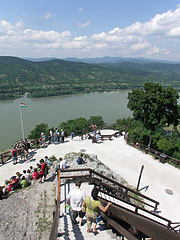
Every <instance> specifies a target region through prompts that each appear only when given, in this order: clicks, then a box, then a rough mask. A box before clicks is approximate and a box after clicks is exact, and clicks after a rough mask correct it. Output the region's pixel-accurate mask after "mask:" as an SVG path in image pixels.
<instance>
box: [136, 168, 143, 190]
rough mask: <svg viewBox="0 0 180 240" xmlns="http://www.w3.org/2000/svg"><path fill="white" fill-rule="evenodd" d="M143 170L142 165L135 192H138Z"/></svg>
mask: <svg viewBox="0 0 180 240" xmlns="http://www.w3.org/2000/svg"><path fill="white" fill-rule="evenodd" d="M143 169H144V165H142V167H141V171H140V174H139V179H138V184H137V187H136V190H137V191H139V185H140V181H141V176H142V172H143Z"/></svg>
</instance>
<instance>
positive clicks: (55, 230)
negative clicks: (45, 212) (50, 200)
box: [49, 170, 60, 240]
mask: <svg viewBox="0 0 180 240" xmlns="http://www.w3.org/2000/svg"><path fill="white" fill-rule="evenodd" d="M59 215H60V170H58V189H57V200H56V211H55V212H54V213H53V216H54V219H53V224H52V228H51V233H50V237H49V240H56V239H57V235H58V223H59Z"/></svg>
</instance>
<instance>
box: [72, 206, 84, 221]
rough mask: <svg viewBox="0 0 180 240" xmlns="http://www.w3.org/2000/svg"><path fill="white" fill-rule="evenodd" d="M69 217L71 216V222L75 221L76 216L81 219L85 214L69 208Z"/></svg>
mask: <svg viewBox="0 0 180 240" xmlns="http://www.w3.org/2000/svg"><path fill="white" fill-rule="evenodd" d="M71 215H72V218H73V220H75V219H76V218H77V217H78V216H79V217H80V218H83V217H84V216H85V212H83V211H82V210H80V211H75V210H73V209H72V208H71Z"/></svg>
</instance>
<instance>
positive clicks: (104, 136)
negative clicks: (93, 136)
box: [99, 134, 114, 141]
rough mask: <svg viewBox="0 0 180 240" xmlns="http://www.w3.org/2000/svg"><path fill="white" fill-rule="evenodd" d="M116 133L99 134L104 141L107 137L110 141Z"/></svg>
mask: <svg viewBox="0 0 180 240" xmlns="http://www.w3.org/2000/svg"><path fill="white" fill-rule="evenodd" d="M113 135H114V134H111V135H102V134H101V135H99V138H100V139H101V140H102V141H104V140H105V139H109V140H110V141H111V140H112V137H113Z"/></svg>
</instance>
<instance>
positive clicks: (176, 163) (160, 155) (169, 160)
mask: <svg viewBox="0 0 180 240" xmlns="http://www.w3.org/2000/svg"><path fill="white" fill-rule="evenodd" d="M125 140H126V142H127V143H128V144H129V145H131V146H133V147H135V148H137V149H139V150H142V151H143V152H145V153H149V154H151V155H153V156H154V158H156V159H159V161H160V162H162V163H165V162H167V163H169V164H171V165H173V166H175V167H177V168H180V160H179V159H176V158H173V157H170V156H168V155H167V154H164V153H162V152H159V151H157V150H155V149H153V148H148V146H146V145H144V144H142V143H134V142H132V141H131V140H130V138H129V137H128V139H125ZM163 155H164V157H163Z"/></svg>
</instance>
